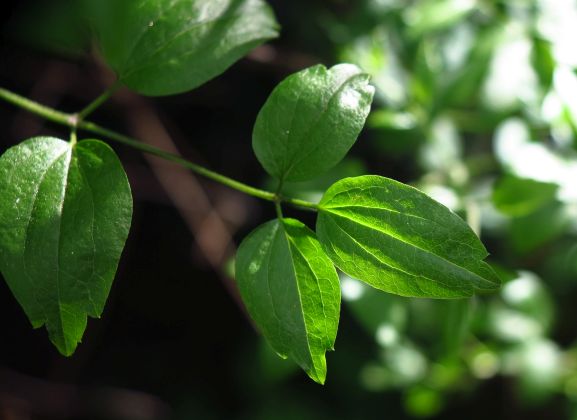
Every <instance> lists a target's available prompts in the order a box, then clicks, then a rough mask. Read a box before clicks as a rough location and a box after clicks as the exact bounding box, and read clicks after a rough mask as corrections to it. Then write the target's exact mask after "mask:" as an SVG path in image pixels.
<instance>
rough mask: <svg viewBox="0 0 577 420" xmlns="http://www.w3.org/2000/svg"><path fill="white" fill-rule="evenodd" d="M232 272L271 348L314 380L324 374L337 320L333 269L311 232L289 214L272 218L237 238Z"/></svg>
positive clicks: (336, 284)
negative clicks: (234, 266)
mask: <svg viewBox="0 0 577 420" xmlns="http://www.w3.org/2000/svg"><path fill="white" fill-rule="evenodd" d="M236 276H237V281H238V286H239V289H240V293H241V296H242V299H243V301H244V303H245V305H246V308H247V310H248V312H249V314H250V316H251V317H252V318H253V319H254V321H255V322H256V324H257V326H258V327H259V328H260V330H261V331H262V333H263V335H264V336H265V337H266V339H267V340H268V341H269V343H270V344H271V346H272V347H273V348H274V350H275V351H276V352H277V353H278V354H279V355H280V356H281V357H283V358H286V357H290V358H291V359H293V360H294V361H295V362H296V363H297V364H298V365H299V366H301V367H302V368H303V369H304V370H305V372H306V373H307V374H308V375H309V376H310V377H311V378H312V379H313V380H314V381H316V382H319V383H324V381H325V377H326V362H325V352H326V351H327V350H332V349H333V345H334V342H335V338H336V334H337V327H338V321H339V308H340V288H339V280H338V276H337V273H336V271H335V268H334V266H333V264H332V263H331V261H330V260H329V258H328V257H327V256H326V255H325V254H324V252H323V250H322V248H321V245H320V244H319V242H318V241H317V239H316V238H315V236H314V233H313V232H312V231H311V230H310V229H308V228H307V227H306V226H305V225H303V224H302V223H301V222H299V221H297V220H294V219H283V220H282V221H279V220H273V221H270V222H268V223H265V224H264V225H261V226H260V227H258V228H257V229H256V230H255V231H253V232H252V233H251V234H250V235H249V236H247V237H246V238H245V239H244V241H243V242H242V244H241V246H240V248H239V250H238V254H237V259H236Z"/></svg>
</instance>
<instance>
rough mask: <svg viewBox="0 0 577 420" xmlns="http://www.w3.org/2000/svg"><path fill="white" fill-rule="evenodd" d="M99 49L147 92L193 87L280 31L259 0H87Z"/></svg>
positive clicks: (127, 79)
mask: <svg viewBox="0 0 577 420" xmlns="http://www.w3.org/2000/svg"><path fill="white" fill-rule="evenodd" d="M85 1H89V2H90V3H89V4H90V6H91V8H90V10H91V13H90V17H91V18H92V20H93V23H94V26H95V30H96V34H97V37H98V40H99V42H100V46H101V49H102V53H103V55H104V57H105V59H106V61H107V62H108V64H109V65H110V66H111V67H112V68H113V69H114V70H115V71H116V72H117V73H118V77H119V78H120V79H121V80H122V82H123V83H124V84H125V85H127V86H128V87H129V88H131V89H133V90H135V91H137V92H139V93H142V94H145V95H153V96H155V95H170V94H175V93H180V92H185V91H188V90H191V89H193V88H195V87H197V86H200V85H202V84H203V83H205V82H207V81H208V80H210V79H212V78H214V77H216V76H218V75H219V74H221V73H222V72H224V71H225V70H226V69H227V68H228V67H230V66H231V65H232V64H233V63H234V62H235V61H237V60H238V59H240V58H241V57H242V56H244V55H245V54H247V53H248V52H249V51H250V50H252V49H253V48H255V47H256V46H258V45H260V44H262V43H264V42H265V41H267V40H269V39H272V38H275V37H276V36H277V35H278V25H277V23H276V21H275V18H274V15H273V12H272V10H271V9H270V7H269V6H268V5H267V4H266V3H265V2H264V1H263V0H124V1H117V0H85Z"/></svg>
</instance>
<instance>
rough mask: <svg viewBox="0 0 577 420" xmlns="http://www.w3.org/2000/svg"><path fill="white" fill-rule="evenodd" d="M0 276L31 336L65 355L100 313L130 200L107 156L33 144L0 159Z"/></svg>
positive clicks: (48, 142) (84, 145) (83, 146)
mask: <svg viewBox="0 0 577 420" xmlns="http://www.w3.org/2000/svg"><path fill="white" fill-rule="evenodd" d="M0 197H2V202H1V203H0V270H1V271H2V274H3V275H4V279H5V280H6V282H7V283H8V286H9V287H10V289H11V290H12V293H13V294H14V296H15V297H16V299H17V300H18V302H19V303H20V305H21V306H22V308H23V309H24V311H25V312H26V314H27V315H28V318H29V319H30V322H31V323H32V325H33V326H34V328H38V327H41V326H42V325H46V328H47V329H48V334H49V336H50V339H51V341H52V342H53V343H54V345H55V346H56V347H57V348H58V350H59V351H60V352H61V353H62V354H64V355H67V356H68V355H71V354H72V353H73V352H74V350H75V349H76V346H77V344H78V342H80V340H81V338H82V335H83V333H84V330H85V328H86V319H87V315H90V316H92V317H99V316H100V314H101V313H102V310H103V308H104V304H105V302H106V298H107V296H108V292H109V290H110V286H111V283H112V280H113V278H114V273H115V271H116V267H117V265H118V260H119V258H120V254H121V252H122V249H123V247H124V243H125V241H126V237H127V236H128V231H129V228H130V220H131V216H132V196H131V193H130V186H129V185H128V180H127V178H126V174H125V173H124V170H123V168H122V166H121V164H120V162H119V160H118V158H117V156H116V154H115V153H114V152H113V151H112V149H111V148H110V147H109V146H107V145H106V144H105V143H102V142H100V141H98V140H85V141H81V142H79V143H76V145H75V146H71V145H70V144H69V143H67V142H65V141H63V140H59V139H56V138H52V137H36V138H32V139H29V140H27V141H25V142H23V143H21V144H19V145H17V146H14V147H12V148H10V149H8V150H7V151H6V152H5V153H4V155H2V157H1V158H0Z"/></svg>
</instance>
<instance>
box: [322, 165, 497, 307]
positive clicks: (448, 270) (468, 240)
mask: <svg viewBox="0 0 577 420" xmlns="http://www.w3.org/2000/svg"><path fill="white" fill-rule="evenodd" d="M317 235H318V237H319V241H320V242H321V244H323V247H324V249H325V251H326V252H327V254H328V255H329V257H330V258H331V259H332V260H333V262H334V263H335V265H336V266H337V267H339V268H340V269H341V270H342V271H344V272H345V273H347V274H348V275H349V276H351V277H354V278H357V279H360V280H362V281H364V282H366V283H368V284H370V285H371V286H373V287H376V288H378V289H381V290H384V291H386V292H389V293H394V294H399V295H402V296H415V297H437V298H453V297H467V296H471V295H472V294H474V293H475V292H476V291H490V290H494V289H496V288H497V287H498V285H499V283H500V282H499V280H498V278H497V276H496V274H494V272H493V271H492V270H491V268H490V267H489V266H488V265H487V264H486V263H485V262H484V261H483V259H484V258H485V257H486V256H487V251H486V250H485V248H484V246H483V245H482V244H481V242H480V241H479V240H478V238H477V237H476V235H475V234H474V233H473V231H472V230H471V229H470V228H469V227H468V226H467V225H466V223H465V222H463V220H461V219H460V218H459V217H458V216H457V215H455V214H454V213H452V212H451V211H450V210H448V209H447V208H445V207H444V206H442V205H441V204H439V203H437V202H435V201H434V200H432V199H431V198H429V197H428V196H426V195H425V194H423V193H421V192H420V191H418V190H416V189H414V188H412V187H409V186H407V185H404V184H401V183H399V182H396V181H393V180H391V179H387V178H383V177H379V176H361V177H356V178H345V179H343V180H341V181H338V182H337V183H335V184H334V185H333V186H331V187H330V188H329V189H328V190H327V192H326V193H325V195H324V197H323V199H322V200H321V202H320V204H319V216H318V220H317Z"/></svg>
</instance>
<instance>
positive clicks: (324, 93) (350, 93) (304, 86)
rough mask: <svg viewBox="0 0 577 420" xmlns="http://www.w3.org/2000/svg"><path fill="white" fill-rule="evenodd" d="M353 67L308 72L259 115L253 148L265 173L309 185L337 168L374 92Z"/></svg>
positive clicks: (282, 87)
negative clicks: (309, 181) (317, 177)
mask: <svg viewBox="0 0 577 420" xmlns="http://www.w3.org/2000/svg"><path fill="white" fill-rule="evenodd" d="M368 83H369V76H368V75H367V74H365V73H363V72H362V71H361V69H359V68H358V67H356V66H354V65H352V64H339V65H336V66H334V67H332V68H330V69H327V68H326V67H324V66H322V65H317V66H314V67H310V68H307V69H305V70H302V71H300V72H298V73H295V74H293V75H291V76H289V77H287V78H286V79H285V80H283V81H282V82H281V83H280V84H279V85H278V86H277V87H276V88H275V89H274V91H273V92H272V93H271V95H270V96H269V98H268V99H267V101H266V103H265V104H264V106H263V107H262V109H261V110H260V113H259V114H258V117H257V119H256V123H255V126H254V130H253V137H252V146H253V149H254V152H255V154H256V156H257V158H258V160H259V161H260V163H261V164H262V166H263V167H264V168H265V169H266V171H267V172H268V173H269V174H271V175H273V176H275V177H277V178H279V179H281V180H283V181H304V180H307V179H310V178H313V177H315V176H316V175H319V174H322V173H323V172H325V171H326V170H328V169H330V168H332V167H333V166H334V165H336V164H337V163H338V162H340V160H341V159H342V158H343V157H344V156H345V155H346V154H347V152H348V151H349V149H350V148H351V146H352V145H353V144H354V143H355V141H356V140H357V136H358V135H359V133H360V131H361V130H362V128H363V125H364V124H365V119H366V118H367V115H368V114H369V111H370V107H371V101H372V99H373V94H374V88H373V87H372V86H371V85H369V84H368Z"/></svg>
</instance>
